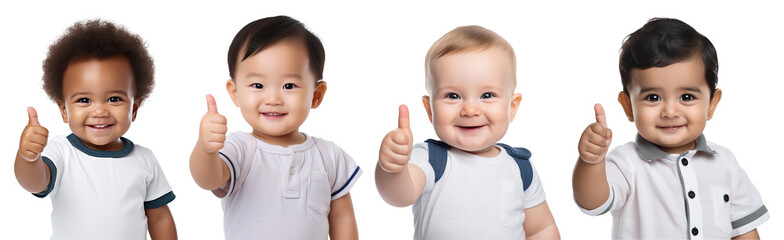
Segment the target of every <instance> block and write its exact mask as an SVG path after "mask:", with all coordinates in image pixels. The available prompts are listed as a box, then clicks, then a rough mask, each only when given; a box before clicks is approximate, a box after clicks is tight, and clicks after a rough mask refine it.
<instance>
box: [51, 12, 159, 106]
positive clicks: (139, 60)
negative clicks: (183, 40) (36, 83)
mask: <svg viewBox="0 0 784 240" xmlns="http://www.w3.org/2000/svg"><path fill="white" fill-rule="evenodd" d="M113 56H125V57H126V58H127V59H128V62H130V63H131V70H132V71H133V77H134V79H135V80H136V96H135V98H136V101H139V102H141V101H144V99H146V98H147V97H148V96H149V95H150V92H152V88H153V86H154V85H155V82H154V79H153V74H154V72H155V66H154V65H153V61H152V58H151V57H150V55H149V54H148V53H147V48H146V46H145V42H144V40H142V38H141V37H139V35H136V34H132V33H130V32H128V31H127V30H126V29H125V28H124V27H123V26H118V25H115V24H113V23H111V22H107V21H103V20H100V19H96V20H89V21H82V22H77V23H75V24H74V25H73V26H71V27H69V28H68V29H67V30H65V34H63V35H62V36H61V37H60V38H59V39H57V41H55V42H54V43H53V44H52V45H50V46H49V53H48V54H47V55H46V59H45V60H44V63H43V70H44V77H43V82H44V83H43V88H44V91H46V94H47V95H49V98H50V99H52V100H53V101H55V102H57V101H62V100H63V99H64V97H63V75H64V74H65V70H66V69H67V68H68V64H70V63H72V62H77V61H86V60H89V59H105V58H109V57H113Z"/></svg>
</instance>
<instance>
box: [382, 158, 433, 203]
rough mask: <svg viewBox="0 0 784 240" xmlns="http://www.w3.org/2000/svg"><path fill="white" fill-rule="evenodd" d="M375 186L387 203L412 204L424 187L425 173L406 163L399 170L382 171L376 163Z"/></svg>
mask: <svg viewBox="0 0 784 240" xmlns="http://www.w3.org/2000/svg"><path fill="white" fill-rule="evenodd" d="M376 188H378V193H379V194H381V198H382V199H384V201H386V202H387V203H389V205H392V206H395V207H406V206H409V205H411V204H414V202H416V200H417V199H419V196H420V195H422V190H423V189H425V173H424V172H423V171H422V169H420V168H419V167H417V166H415V165H412V164H406V165H405V167H404V168H402V170H401V171H400V172H397V173H390V172H387V171H384V169H382V168H381V166H380V164H379V165H376Z"/></svg>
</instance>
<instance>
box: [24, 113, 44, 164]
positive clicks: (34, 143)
mask: <svg viewBox="0 0 784 240" xmlns="http://www.w3.org/2000/svg"><path fill="white" fill-rule="evenodd" d="M27 117H28V118H29V120H28V122H27V126H26V127H25V129H24V131H22V137H21V139H19V156H20V157H22V159H24V160H25V161H28V162H35V161H37V160H38V159H40V158H41V152H43V151H44V147H45V146H46V140H47V139H49V130H46V128H45V127H43V126H41V124H40V123H38V113H37V112H36V111H35V108H32V107H28V108H27Z"/></svg>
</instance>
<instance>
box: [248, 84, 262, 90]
mask: <svg viewBox="0 0 784 240" xmlns="http://www.w3.org/2000/svg"><path fill="white" fill-rule="evenodd" d="M250 87H252V88H255V89H262V88H264V85H261V83H252V84H251V85H250Z"/></svg>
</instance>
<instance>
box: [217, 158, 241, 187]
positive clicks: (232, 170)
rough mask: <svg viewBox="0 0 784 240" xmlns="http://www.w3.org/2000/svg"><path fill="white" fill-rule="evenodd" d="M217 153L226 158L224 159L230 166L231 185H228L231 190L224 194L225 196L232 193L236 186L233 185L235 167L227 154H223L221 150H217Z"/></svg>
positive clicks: (235, 173) (235, 179)
mask: <svg viewBox="0 0 784 240" xmlns="http://www.w3.org/2000/svg"><path fill="white" fill-rule="evenodd" d="M218 154H220V155H221V156H223V157H224V158H226V160H227V161H229V166H230V167H231V173H232V178H231V181H232V182H231V186H230V187H229V188H231V192H229V193H228V194H226V196H230V195H231V194H232V193H234V189H235V188H237V185H235V184H236V183H237V168H235V167H234V162H232V161H231V159H230V158H229V157H228V156H226V154H223V153H222V152H218Z"/></svg>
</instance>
